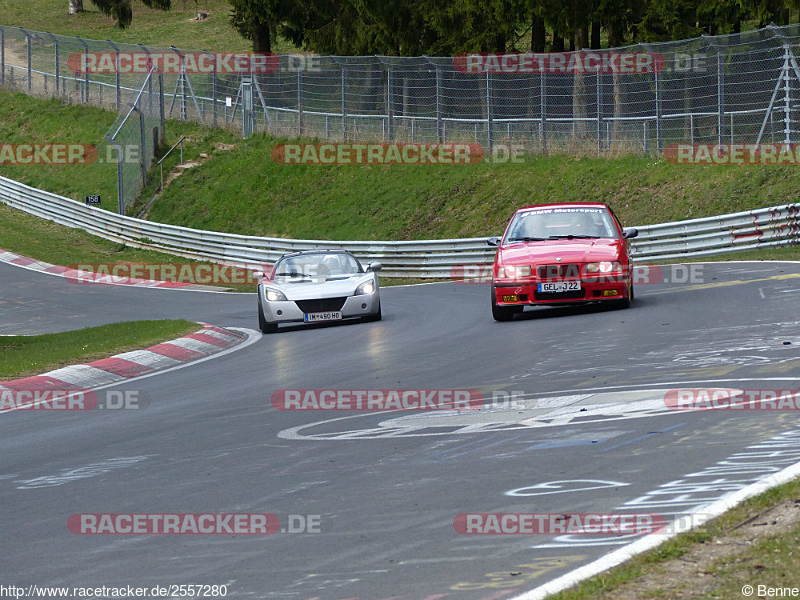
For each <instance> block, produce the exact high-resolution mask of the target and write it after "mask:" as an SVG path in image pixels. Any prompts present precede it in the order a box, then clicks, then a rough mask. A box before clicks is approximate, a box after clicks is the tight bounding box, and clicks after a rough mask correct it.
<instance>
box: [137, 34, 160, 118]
mask: <svg viewBox="0 0 800 600" xmlns="http://www.w3.org/2000/svg"><path fill="white" fill-rule="evenodd" d="M136 45H137V46H139V47H140V48H141V49H142V50H144V53H145V54H147V70H148V72H149V73H152V72H153V67H154V65H153V60H152V59H151V58H150V50H148V49H147V48H145V47H144V45H143V44H136ZM159 72H160V71H159ZM152 110H153V80H152V79H151V78H149V77H148V79H147V112H152Z"/></svg>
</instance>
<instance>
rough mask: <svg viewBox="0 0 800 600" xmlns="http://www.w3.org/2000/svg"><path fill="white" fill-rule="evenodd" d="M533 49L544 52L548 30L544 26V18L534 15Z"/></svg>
mask: <svg viewBox="0 0 800 600" xmlns="http://www.w3.org/2000/svg"><path fill="white" fill-rule="evenodd" d="M531 20H532V23H533V24H532V26H531V29H532V33H531V51H532V52H544V44H545V36H546V35H547V31H546V30H545V27H544V19H542V18H541V17H536V16H534V17H533V18H532V19H531Z"/></svg>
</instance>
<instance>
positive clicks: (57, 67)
mask: <svg viewBox="0 0 800 600" xmlns="http://www.w3.org/2000/svg"><path fill="white" fill-rule="evenodd" d="M47 35H49V36H50V39H51V40H53V45H54V46H55V54H56V73H55V75H56V96H58V92H59V90H60V89H61V87H60V85H59V79H60V72H59V71H60V69H59V60H58V38H57V37H56V36H54V35H53V34H52V33H50V32H47ZM45 81H47V79H45Z"/></svg>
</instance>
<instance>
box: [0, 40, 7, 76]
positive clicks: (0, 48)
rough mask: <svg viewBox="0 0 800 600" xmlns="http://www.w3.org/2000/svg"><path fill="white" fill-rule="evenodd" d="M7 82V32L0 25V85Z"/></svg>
mask: <svg viewBox="0 0 800 600" xmlns="http://www.w3.org/2000/svg"><path fill="white" fill-rule="evenodd" d="M5 82H6V30H5V29H4V28H3V27H2V26H1V25H0V85H2V84H4V83H5Z"/></svg>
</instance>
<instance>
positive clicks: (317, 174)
mask: <svg viewBox="0 0 800 600" xmlns="http://www.w3.org/2000/svg"><path fill="white" fill-rule="evenodd" d="M275 143H276V140H272V139H270V138H267V137H265V136H254V137H252V138H250V139H248V140H246V141H244V142H242V143H241V146H240V151H238V152H231V153H228V154H225V155H224V156H221V157H219V159H217V160H214V161H210V162H209V163H207V164H205V165H203V166H202V167H200V168H198V169H194V170H192V171H190V172H189V173H187V174H186V175H184V176H182V177H181V178H180V179H179V180H178V181H176V182H175V184H173V185H171V186H170V187H169V188H167V189H166V190H165V193H164V195H163V197H162V198H161V199H160V200H159V201H158V203H157V204H156V206H155V207H154V210H153V212H152V213H151V217H152V218H153V219H154V220H157V221H168V222H170V223H173V224H177V225H183V226H187V227H197V228H200V229H212V230H218V231H229V232H237V233H244V234H251V235H266V236H278V237H301V238H317V239H326V238H328V239H337V240H344V239H371V240H376V239H399V240H411V239H426V238H451V237H480V236H484V235H487V236H488V235H494V234H499V233H502V231H503V229H504V228H505V225H506V223H507V221H508V218H509V217H510V215H511V214H512V213H513V212H514V210H515V209H516V208H518V207H520V206H525V205H528V204H539V203H547V202H563V201H576V200H580V201H606V202H608V203H609V204H610V205H611V207H612V208H613V209H614V210H615V212H616V213H617V214H618V216H619V217H620V219H621V220H622V222H623V223H625V224H626V225H645V224H651V223H658V222H664V221H673V220H681V219H690V218H696V217H702V216H710V215H716V214H723V213H728V212H736V211H740V210H747V209H751V208H758V207H765V206H770V205H773V204H782V203H786V202H791V201H794V200H795V199H796V191H797V189H798V187H799V186H800V170H798V169H796V168H794V167H786V166H781V167H778V166H775V167H770V166H729V167H687V166H678V165H672V164H670V163H667V162H666V161H664V160H655V159H652V158H647V157H640V156H628V157H622V158H612V159H604V158H602V159H597V158H570V157H566V156H530V157H529V158H528V160H527V161H526V162H525V163H524V164H479V165H475V166H424V167H421V166H410V165H404V166H351V165H337V166H305V165H304V166H286V165H280V164H277V163H275V162H273V161H272V160H271V159H270V155H269V153H270V150H271V148H272V146H273V145H274V144H275Z"/></svg>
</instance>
